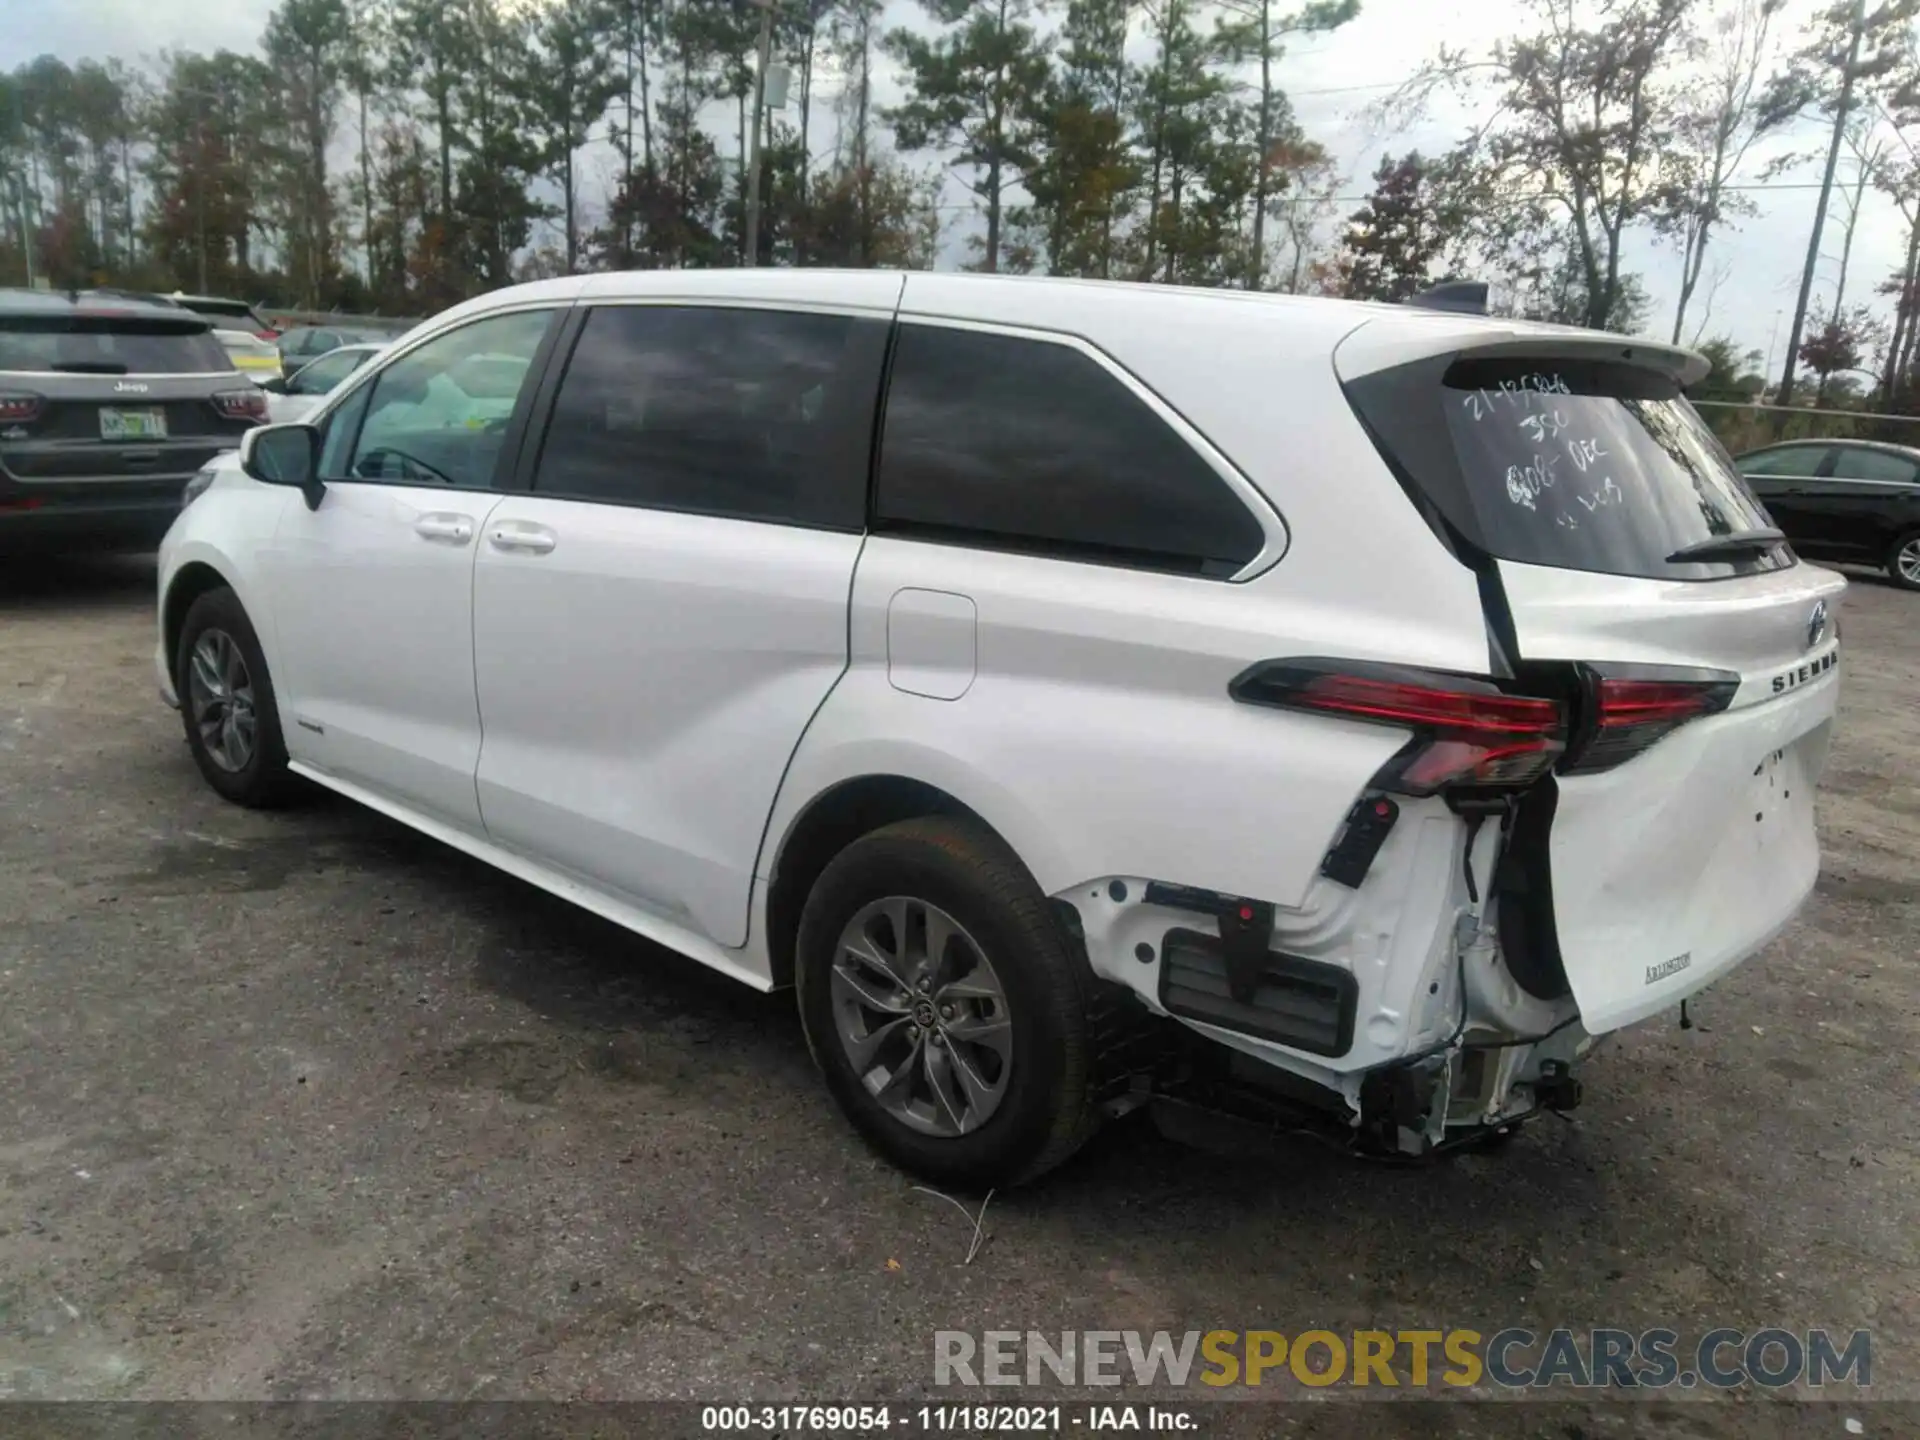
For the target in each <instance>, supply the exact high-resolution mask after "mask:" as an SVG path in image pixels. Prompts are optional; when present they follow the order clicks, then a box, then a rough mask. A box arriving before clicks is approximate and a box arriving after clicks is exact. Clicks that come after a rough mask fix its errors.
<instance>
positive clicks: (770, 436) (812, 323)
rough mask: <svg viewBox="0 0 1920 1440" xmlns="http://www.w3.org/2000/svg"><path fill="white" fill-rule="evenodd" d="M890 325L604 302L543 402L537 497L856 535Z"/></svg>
mask: <svg viewBox="0 0 1920 1440" xmlns="http://www.w3.org/2000/svg"><path fill="white" fill-rule="evenodd" d="M886 331H887V327H886V325H885V323H884V322H882V321H879V320H865V319H856V318H854V317H852V316H846V315H821V314H811V313H801V312H789V311H775V310H748V309H732V308H721V307H706V308H702V307H698V306H678V305H626V306H623V305H609V306H602V307H600V308H598V309H595V310H594V311H593V313H592V314H591V315H590V316H588V318H587V324H586V327H585V329H584V330H583V331H582V332H581V335H580V342H579V344H578V345H577V346H576V347H575V348H574V352H573V357H572V359H571V360H570V361H569V362H568V364H567V371H566V376H565V378H564V379H563V380H562V381H561V383H560V390H559V394H558V395H557V396H556V397H555V399H554V405H553V417H552V419H551V420H550V421H549V422H548V425H547V433H546V441H545V443H544V445H543V446H542V448H541V452H540V462H539V466H538V468H537V469H536V471H535V473H534V478H533V488H534V490H535V491H536V492H538V493H540V494H545V495H552V496H555V497H557V498H561V499H575V500H600V501H611V502H615V503H619V504H627V505H644V506H648V507H650V508H653V509H660V510H681V511H688V512H691V513H694V514H703V515H727V516H732V517H735V518H738V519H746V520H769V521H775V522H780V523H787V524H799V525H818V526H824V527H828V528H832V529H848V530H858V529H860V528H861V525H862V523H863V518H864V510H865V503H866V474H867V451H868V447H869V446H870V444H871V437H872V434H873V408H874V405H875V403H876V402H877V399H878V392H879V385H880V365H881V360H882V357H883V354H884V351H885V346H886Z"/></svg>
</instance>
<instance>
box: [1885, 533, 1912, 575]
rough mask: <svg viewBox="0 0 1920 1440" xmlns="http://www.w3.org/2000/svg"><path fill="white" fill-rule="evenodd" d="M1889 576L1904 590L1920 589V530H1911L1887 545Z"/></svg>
mask: <svg viewBox="0 0 1920 1440" xmlns="http://www.w3.org/2000/svg"><path fill="white" fill-rule="evenodd" d="M1887 578H1888V579H1890V580H1892V581H1893V583H1894V584H1896V585H1898V586H1899V587H1900V588H1901V589H1902V590H1920V530H1909V531H1908V532H1907V533H1906V534H1904V535H1902V536H1901V537H1900V538H1899V539H1898V540H1895V541H1894V542H1893V544H1891V545H1889V546H1888V547H1887Z"/></svg>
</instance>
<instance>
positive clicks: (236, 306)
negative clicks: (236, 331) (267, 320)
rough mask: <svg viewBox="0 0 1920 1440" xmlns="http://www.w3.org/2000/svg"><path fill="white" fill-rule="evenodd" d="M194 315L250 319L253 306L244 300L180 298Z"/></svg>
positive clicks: (179, 302)
mask: <svg viewBox="0 0 1920 1440" xmlns="http://www.w3.org/2000/svg"><path fill="white" fill-rule="evenodd" d="M177 303H178V304H181V305H184V306H186V308H187V309H189V310H191V311H192V312H193V313H194V314H196V315H211V316H213V317H214V318H216V319H220V320H251V319H253V307H252V306H251V305H249V304H247V302H246V301H244V300H181V301H178V302H177Z"/></svg>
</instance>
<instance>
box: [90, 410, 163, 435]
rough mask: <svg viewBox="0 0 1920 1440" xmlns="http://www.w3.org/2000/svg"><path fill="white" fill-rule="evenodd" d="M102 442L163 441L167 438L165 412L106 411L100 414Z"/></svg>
mask: <svg viewBox="0 0 1920 1440" xmlns="http://www.w3.org/2000/svg"><path fill="white" fill-rule="evenodd" d="M100 438H101V439H102V440H164V439H166V438H167V412H166V411H164V410H161V409H157V408H155V409H149V410H108V409H103V410H101V412H100Z"/></svg>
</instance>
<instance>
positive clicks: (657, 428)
mask: <svg viewBox="0 0 1920 1440" xmlns="http://www.w3.org/2000/svg"><path fill="white" fill-rule="evenodd" d="M1702 369H1703V362H1702V361H1701V360H1700V359H1699V358H1698V357H1696V356H1694V355H1691V354H1689V353H1687V352H1684V351H1680V350H1675V349H1672V348H1669V347H1667V346H1664V345H1659V344H1652V343H1646V342H1642V341H1640V340H1637V339H1636V340H1623V339H1622V338H1621V337H1619V336H1616V335H1601V334H1590V333H1586V332H1581V331H1573V330H1565V329H1559V328H1552V327H1544V326H1538V325H1529V324H1523V323H1518V322H1510V321H1503V320H1493V319H1488V318H1485V317H1484V316H1477V315H1463V314H1455V313H1442V312H1438V311H1435V310H1421V309H1417V308H1411V307H1404V306H1402V307H1389V306H1365V305H1358V304H1351V303H1346V302H1338V301H1326V300H1311V299H1296V298H1283V297H1275V296H1265V295H1246V294H1238V293H1216V292H1207V291H1197V290H1183V289H1173V288H1162V287H1158V286H1123V285H1108V284H1094V283H1086V282H1076V281H1059V280H1024V279H1008V278H998V277H987V276H965V275H933V274H911V275H905V276H903V275H899V274H885V273H879V272H867V273H847V274H836V273H833V272H823V271H813V270H798V271H773V270H765V271H745V272H738V271H736V272H724V273H723V272H707V273H700V272H691V271H689V272H684V273H653V274H644V275H634V274H615V275H596V276H590V277H575V278H569V279H565V280H554V281H545V282H540V283H536V284H533V285H526V286H520V287H517V288H514V289H509V290H503V291H499V292H496V293H494V294H492V295H488V296H485V297H482V298H480V299H477V300H473V301H469V302H467V303H466V304H464V305H461V306H458V307H456V308H455V309H453V310H451V311H449V312H447V313H446V314H444V315H442V316H440V317H438V318H437V319H436V320H434V321H432V322H430V323H429V324H428V325H426V326H424V327H423V328H422V329H420V330H418V331H416V332H414V333H413V334H411V335H409V336H408V337H407V338H406V339H405V340H404V341H402V342H401V343H400V344H398V345H397V346H395V347H394V348H393V349H391V350H390V351H388V352H387V353H385V354H383V355H382V356H381V357H380V358H379V359H378V360H376V361H374V362H373V363H372V364H370V365H368V366H367V367H366V368H365V369H363V370H362V371H361V372H360V373H358V374H356V375H355V376H353V377H352V378H351V379H350V380H348V381H347V382H346V383H345V384H344V385H343V386H342V387H340V388H339V389H338V390H336V391H334V392H333V393H332V394H331V395H330V396H329V397H328V399H327V400H326V402H325V403H324V405H323V406H322V407H321V408H320V409H319V410H318V411H317V412H316V413H315V414H314V416H313V417H312V419H311V420H310V422H309V423H305V424H295V425H282V426H270V427H266V428H263V429H260V430H256V431H254V432H252V433H251V434H250V435H249V436H248V437H246V439H245V441H244V442H243V444H242V448H241V451H240V453H239V455H238V457H237V458H234V459H230V460H225V461H222V462H219V463H218V464H216V465H215V466H214V467H212V470H211V471H210V472H209V474H208V475H206V476H204V477H203V478H202V481H201V482H200V485H199V488H200V495H199V498H197V499H196V500H194V501H193V502H192V503H191V504H190V505H189V506H188V507H187V508H186V510H185V511H184V512H183V513H182V515H181V518H180V519H179V521H178V522H177V523H176V524H175V526H174V528H173V530H172V532H171V533H170V534H169V535H168V537H167V539H166V542H165V544H164V545H163V547H162V550H161V566H160V574H159V616H158V636H157V642H158V643H157V652H156V656H155V661H156V666H157V669H158V675H159V680H160V684H161V687H162V690H163V692H164V693H165V694H166V695H167V696H168V697H169V698H170V699H174V700H175V701H176V703H178V704H179V705H180V707H181V709H182V711H183V714H184V721H185V730H186V737H187V741H188V744H189V747H190V749H191V753H192V755H193V757H194V759H195V761H196V762H197V764H198V766H199V768H200V770H201V772H202V774H203V775H204V776H205V778H206V780H207V782H208V783H209V784H210V785H211V786H212V787H213V788H214V789H216V790H217V791H219V792H220V793H221V794H222V795H224V796H226V797H228V798H229V799H231V800H233V801H236V802H238V803H240V804H244V805H267V804H273V803H277V802H279V801H281V800H283V799H285V798H286V797H287V796H288V795H289V794H290V793H292V787H293V786H294V785H295V783H296V778H298V779H303V780H305V781H310V782H314V783H317V784H319V785H322V786H325V787H327V788H329V789H332V790H334V791H337V792H339V793H340V794H342V795H345V796H348V797H350V798H352V799H354V800H357V801H360V802H362V803H365V804H367V805H369V806H371V807H373V808H375V809H377V810H379V811H381V812H382V813H384V814H387V815H390V816H393V817H396V818H398V819H399V820H401V821H403V822H404V823H407V824H409V825H412V826H414V827H416V828H418V829H420V830H422V831H424V832H425V833H427V834H428V835H431V836H434V837H437V838H438V839H440V840H442V841H444V842H446V843H447V844H449V845H452V846H454V847H456V848H458V849H460V850H463V851H465V852H467V853H468V854H470V855H474V856H478V857H480V858H481V859H483V860H485V861H487V862H489V863H491V864H493V865H496V866H498V867H499V868H501V869H502V870H505V871H506V872H508V873H509V874H512V875H515V876H517V877H519V878H521V879H523V880H525V881H528V882H529V883H531V884H534V885H538V886H541V887H543V888H545V889H548V890H550V891H552V892H554V893H555V894H558V895H562V896H564V897H566V898H568V899H570V900H572V901H574V902H576V903H578V904H580V905H582V906H584V907H586V908H588V909H590V910H592V911H594V912H596V913H598V914H600V915H602V916H605V917H607V918H610V919H612V920H613V921H615V922H617V923H619V924H621V925H624V926H626V927H628V928H629V929H631V930H633V931H635V932H637V933H639V934H641V935H644V936H648V937H651V938H652V939H654V940H656V941H658V942H660V943H661V944H663V945H666V946H668V947H670V948H672V949H674V950H678V951H680V952H682V953H684V954H687V955H690V956H692V957H694V958H695V959H696V960H699V961H701V962H703V963H705V964H707V965H710V966H712V967H714V968H715V969H717V970H720V971H722V972H723V973H725V974H728V975H731V976H733V977H735V978H737V979H739V980H741V981H743V982H744V983H746V984H748V985H751V986H754V987H756V988H759V989H763V990H771V989H775V988H778V987H783V986H792V987H794V989H795V990H796V991H797V996H798V1005H799V1011H800V1018H801V1021H802V1023H803V1026H804V1029H805V1032H806V1036H807V1039H808V1041H809V1044H810V1046H811V1048H812V1051H813V1054H814V1056H815V1057H816V1059H817V1061H818V1063H819V1065H820V1068H821V1070H822V1071H823V1073H824V1076H825V1080H826V1084H827V1087H828V1089H829V1090H830V1091H831V1093H832V1095H833V1097H834V1098H835V1100H836V1101H837V1102H838V1104H839V1105H840V1106H841V1107H842V1108H843V1109H844V1110H845V1112H846V1114H847V1115H848V1116H849V1117H850V1118H851V1120H852V1121H853V1123H854V1124H855V1125H856V1126H857V1127H858V1128H859V1130H860V1131H861V1132H862V1133H863V1134H864V1135H866V1136H867V1137H868V1138H869V1139H870V1140H871V1141H872V1142H873V1143H874V1144H875V1145H876V1146H877V1147H878V1148H879V1149H880V1150H881V1151H882V1152H883V1153H885V1154H886V1155H888V1156H890V1157H892V1158H893V1159H894V1160H895V1161H897V1162H898V1163H900V1164H901V1165H903V1166H905V1167H907V1168H909V1169H911V1170H913V1171H915V1172H917V1173H919V1174H921V1175H925V1176H928V1177H932V1178H934V1179H936V1180H937V1181H940V1182H944V1183H953V1184H962V1185H972V1186H988V1185H999V1184H1006V1183H1009V1182H1012V1181H1016V1180H1019V1179H1022V1178H1025V1177H1028V1176H1032V1175H1035V1174H1037V1173H1039V1172H1040V1171H1042V1170H1044V1169H1046V1168H1047V1167H1048V1166H1050V1165H1052V1164H1055V1163H1057V1162H1058V1161H1060V1160H1061V1159H1063V1158H1064V1157H1065V1156H1066V1155H1068V1154H1069V1153H1071V1152H1072V1150H1073V1149H1074V1147H1075V1146H1077V1145H1078V1144H1079V1143H1080V1142H1081V1141H1082V1140H1083V1139H1085V1138H1086V1136H1087V1135H1088V1133H1089V1132H1090V1131H1091V1129H1092V1128H1093V1126H1094V1125H1095V1123H1096V1122H1097V1121H1098V1120H1099V1119H1101V1118H1103V1117H1105V1116H1109V1115H1112V1114H1115V1113H1117V1112H1119V1111H1122V1110H1125V1109H1128V1108H1131V1107H1136V1106H1138V1105H1141V1104H1143V1103H1145V1104H1148V1105H1151V1106H1153V1107H1154V1108H1155V1109H1156V1110H1157V1111H1159V1113H1161V1114H1162V1115H1163V1116H1166V1117H1168V1118H1179V1117H1183V1116H1184V1117H1188V1118H1191V1117H1192V1116H1193V1114H1194V1113H1195V1112H1196V1111H1202V1112H1209V1113H1210V1118H1218V1117H1221V1116H1224V1117H1227V1118H1228V1119H1229V1120H1232V1121H1250V1122H1253V1123H1256V1124H1260V1125H1262V1126H1263V1127H1265V1128H1267V1129H1269V1130H1270V1129H1271V1127H1272V1126H1273V1125H1274V1124H1275V1123H1276V1122H1277V1121H1279V1120H1281V1119H1283V1118H1284V1120H1285V1123H1287V1124H1288V1125H1289V1126H1292V1125H1295V1124H1299V1125H1309V1126H1312V1127H1316V1128H1318V1129H1319V1130H1320V1131H1321V1133H1323V1134H1325V1135H1328V1136H1330V1137H1333V1138H1335V1139H1336V1140H1338V1141H1339V1142H1340V1143H1342V1144H1345V1145H1349V1146H1352V1147H1354V1148H1355V1149H1366V1150H1372V1151H1376V1152H1379V1151H1385V1152H1391V1153H1410V1154H1425V1153H1432V1152H1434V1151H1437V1150H1440V1149H1443V1148H1445V1147H1448V1146H1453V1145H1461V1144H1473V1143H1481V1142H1485V1141H1488V1140H1490V1139H1492V1138H1495V1137H1497V1136H1499V1135H1501V1134H1504V1133H1506V1132H1507V1131H1509V1130H1511V1128H1512V1127H1513V1126H1515V1125H1516V1124H1518V1123H1520V1122H1522V1121H1524V1120H1526V1119H1527V1118H1528V1117H1530V1116H1532V1115H1535V1114H1537V1113H1539V1112H1541V1111H1542V1110H1543V1109H1564V1108H1567V1107H1569V1106H1571V1105H1572V1104H1573V1103H1575V1101H1576V1099H1577V1098H1578V1094H1579V1083H1580V1082H1579V1079H1578V1077H1577V1073H1576V1072H1577V1071H1578V1069H1579V1067H1580V1065H1581V1062H1582V1061H1583V1059H1584V1058H1585V1057H1586V1055H1587V1053H1588V1051H1589V1050H1590V1048H1591V1047H1592V1046H1593V1044H1594V1042H1595V1039H1596V1037H1598V1036H1601V1035H1604V1034H1606V1033H1608V1032H1611V1031H1615V1030H1618V1029H1619V1028H1621V1027H1622V1026H1625V1025H1628V1024H1631V1023H1633V1022H1635V1021H1639V1020H1644V1019H1646V1018H1647V1017H1649V1016H1652V1015H1654V1014H1656V1013H1657V1012H1660V1011H1663V1010H1667V1009H1669V1008H1670V1007H1673V1006H1675V1005H1676V1004H1677V1003H1678V1002H1679V1001H1681V1000H1683V999H1685V998H1686V997H1688V996H1689V995H1691V994H1693V993H1694V992H1696V991H1697V990H1699V989H1700V988H1701V987H1702V986H1704V985H1706V984H1707V983H1709V982H1710V981H1713V980H1715V979H1717V978H1719V977H1720V976H1722V975H1724V974H1726V973H1727V972H1728V971H1729V970H1730V969H1732V968H1733V967H1734V966H1735V965H1737V964H1739V963H1740V962H1741V961H1743V960H1745V959H1747V958H1748V957H1750V956H1752V955H1753V954H1754V953H1755V952H1757V951H1758V950H1760V949H1761V947H1763V946H1764V945H1766V944H1767V943H1768V941H1769V940H1771V939H1772V938H1773V937H1774V936H1775V935H1776V934H1777V933H1778V932H1779V931H1780V930H1781V928H1782V927H1783V926H1784V925H1786V923H1787V921H1788V919H1789V918H1790V917H1791V916H1792V915H1793V913H1794V911H1795V910H1796V908H1797V907H1798V906H1799V905H1800V904H1801V902H1802V901H1803V900H1804V899H1805V897H1806V896H1807V894H1808V892H1809V891H1810V890H1811V888H1812V886H1813V883H1814V879H1815V874H1816V871H1817V869H1818V851H1817V847H1816V843H1815V835H1814V787H1815V784H1816V782H1817V781H1818V779H1819V777H1820V773H1821V769H1822V766H1823V764H1824V761H1825V758H1826V754H1827V747H1828V740H1829V736H1830V734H1831V731H1832V728H1833V720H1834V713H1835V702H1836V694H1837V685H1838V670H1837V658H1838V629H1837V626H1836V623H1835V618H1834V606H1835V604H1836V602H1837V601H1838V600H1839V598H1840V595H1841V592H1842V590H1843V588H1844V582H1843V581H1842V580H1841V579H1840V578H1839V577H1837V576H1835V575H1833V574H1831V573H1829V572H1827V571H1824V570H1820V569H1816V568H1813V567H1810V566H1807V565H1805V564H1802V563H1800V562H1799V561H1798V560H1797V559H1796V558H1795V556H1794V555H1793V554H1792V552H1791V551H1790V550H1789V548H1788V547H1787V546H1786V545H1785V544H1784V543H1783V542H1782V540H1781V537H1780V535H1779V533H1778V532H1777V531H1775V530H1772V529H1770V528H1769V527H1768V524H1767V521H1766V517H1765V515H1764V513H1763V512H1762V511H1761V509H1760V507H1759V506H1758V505H1757V504H1756V503H1755V502H1754V500H1753V498H1752V497H1751V495H1750V494H1749V493H1748V492H1747V490H1746V487H1745V485H1744V484H1743V483H1742V481H1741V479H1740V477H1739V476H1738V475H1737V474H1736V473H1735V472H1734V470H1733V469H1732V467H1731V466H1730V464H1729V463H1728V461H1727V458H1726V456H1725V454H1724V453H1723V452H1722V451H1721V449H1720V447H1719V446H1718V445H1717V444H1716V443H1715V442H1714V441H1713V439H1712V438H1711V436H1710V435H1709V433H1708V432H1707V430H1706V429H1705V428H1704V427H1703V426H1702V424H1701V423H1700V421H1699V419H1698V417H1697V416H1696V415H1695V414H1694V412H1693V410H1692V409H1691V407H1690V406H1689V405H1688V404H1687V402H1686V401H1685V400H1684V399H1683V398H1682V396H1681V393H1680V387H1681V386H1682V385H1683V384H1685V383H1686V382H1687V381H1689V380H1691V379H1693V378H1695V377H1696V376H1698V375H1699V374H1700V373H1701V371H1702Z"/></svg>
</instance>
